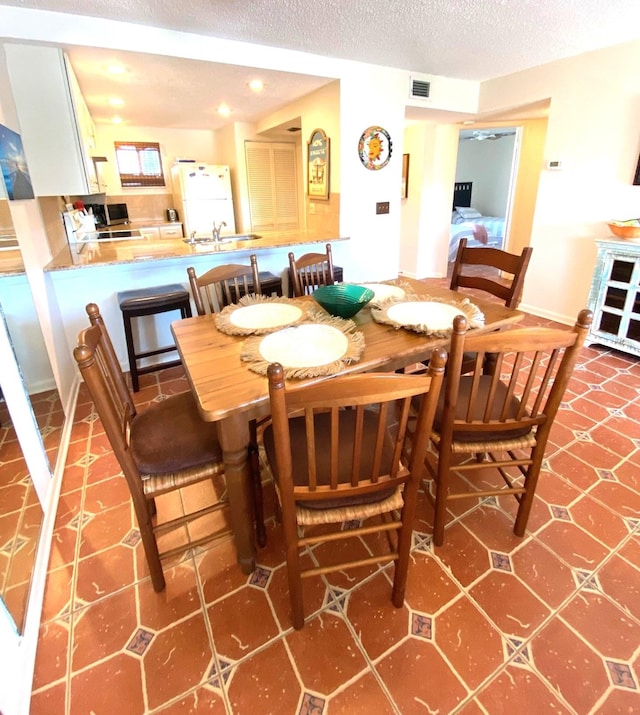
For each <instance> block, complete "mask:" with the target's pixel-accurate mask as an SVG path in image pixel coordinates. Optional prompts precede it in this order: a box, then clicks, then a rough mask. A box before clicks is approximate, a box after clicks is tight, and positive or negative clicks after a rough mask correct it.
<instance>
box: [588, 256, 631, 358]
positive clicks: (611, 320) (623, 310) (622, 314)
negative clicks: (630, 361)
mask: <svg viewBox="0 0 640 715" xmlns="http://www.w3.org/2000/svg"><path fill="white" fill-rule="evenodd" d="M589 302H590V307H591V308H592V310H593V312H594V321H593V326H592V328H591V331H590V336H589V337H590V341H591V342H599V343H603V344H605V345H610V346H612V347H615V348H617V349H619V350H624V351H626V352H631V353H633V354H636V355H640V256H634V255H630V254H629V253H627V252H623V251H619V252H618V251H609V250H607V251H603V252H601V255H600V256H599V261H598V266H597V268H596V275H595V277H594V283H593V286H592V294H591V296H590V301H589Z"/></svg>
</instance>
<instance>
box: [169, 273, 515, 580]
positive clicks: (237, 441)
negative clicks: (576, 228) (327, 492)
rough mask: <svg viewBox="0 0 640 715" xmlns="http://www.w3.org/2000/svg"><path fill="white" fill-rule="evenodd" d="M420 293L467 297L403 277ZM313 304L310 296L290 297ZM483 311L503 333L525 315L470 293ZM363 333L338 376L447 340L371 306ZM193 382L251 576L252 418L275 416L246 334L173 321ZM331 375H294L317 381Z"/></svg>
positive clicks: (207, 319) (409, 360)
mask: <svg viewBox="0 0 640 715" xmlns="http://www.w3.org/2000/svg"><path fill="white" fill-rule="evenodd" d="M401 282H402V283H405V284H409V286H410V287H411V288H412V289H413V291H415V293H416V294H417V295H428V296H431V297H433V298H436V299H445V300H461V299H463V298H464V297H465V295H464V293H462V292H454V291H451V290H449V289H447V288H443V287H442V281H441V280H437V279H425V280H413V279H409V278H406V277H404V276H403V277H402V279H401ZM291 300H292V301H294V302H295V301H309V300H312V298H310V297H309V296H306V297H304V298H297V299H291ZM471 301H472V302H473V303H474V304H475V305H476V306H478V308H480V310H481V311H482V312H483V313H484V317H485V325H484V327H482V328H478V329H477V330H478V332H488V331H493V330H500V329H503V328H506V327H509V326H510V325H513V324H514V323H517V322H518V321H520V320H522V318H523V317H524V314H523V313H521V312H520V311H518V310H514V309H512V308H506V307H505V306H504V305H503V304H501V303H498V302H495V301H492V300H489V299H479V298H476V297H473V298H471ZM353 321H354V322H355V323H356V325H357V329H358V330H359V331H361V333H362V334H363V336H364V342H365V347H364V351H363V352H362V355H361V357H360V359H359V360H358V361H357V362H352V363H351V364H348V365H345V366H344V368H343V369H342V370H341V371H340V373H339V374H349V373H359V372H370V371H381V370H384V371H389V372H391V371H395V370H398V369H400V368H403V367H405V366H407V365H412V364H414V363H417V362H420V361H422V360H426V359H428V357H429V355H430V353H431V351H432V350H433V349H434V348H435V347H439V346H443V345H447V344H448V342H449V339H448V338H444V337H431V336H426V335H424V334H420V333H416V332H413V331H411V330H406V329H403V328H401V329H397V328H395V327H392V326H391V325H386V324H382V323H378V322H375V321H374V320H373V318H372V316H371V310H370V309H369V308H364V309H363V310H361V311H360V312H359V313H358V314H357V315H356V316H355V317H354V318H353ZM171 330H172V333H173V336H174V338H175V342H176V346H177V348H178V351H179V353H180V356H181V358H182V364H183V366H184V369H185V372H186V376H187V379H188V381H189V384H190V386H191V390H192V391H193V394H194V395H195V397H196V401H197V404H198V409H199V411H200V415H201V416H202V419H203V420H206V421H209V422H216V423H217V426H218V436H219V440H220V445H221V447H222V452H223V459H224V466H225V477H226V482H227V493H228V497H229V509H230V519H231V527H232V529H233V534H234V539H235V545H236V551H237V557H238V563H239V564H240V567H241V568H242V570H243V572H244V573H247V574H248V573H251V572H252V571H253V569H254V568H255V559H256V539H255V532H254V526H253V523H254V513H253V512H254V510H253V499H252V497H251V484H250V475H249V466H248V462H247V452H248V446H249V436H250V435H249V422H250V421H251V420H253V419H259V418H261V417H264V416H267V415H268V414H269V388H268V381H267V378H266V377H265V376H264V375H261V374H258V373H256V372H254V371H252V370H251V369H250V368H249V364H248V363H247V362H244V361H243V360H241V357H240V354H241V349H242V345H243V343H244V341H245V340H246V336H234V335H228V334H226V333H223V332H221V331H219V330H218V329H217V328H216V325H215V321H214V316H213V315H203V316H196V317H194V318H186V319H182V320H177V321H175V322H173V323H172V324H171ZM326 379H329V378H327V377H326V376H323V377H313V378H306V379H305V380H295V381H294V382H296V383H298V382H303V383H312V382H317V381H320V380H326Z"/></svg>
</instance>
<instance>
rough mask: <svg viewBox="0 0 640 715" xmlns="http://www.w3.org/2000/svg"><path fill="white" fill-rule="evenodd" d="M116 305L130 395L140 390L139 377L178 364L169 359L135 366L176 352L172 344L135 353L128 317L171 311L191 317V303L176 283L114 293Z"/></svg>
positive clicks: (179, 362)
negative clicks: (125, 348)
mask: <svg viewBox="0 0 640 715" xmlns="http://www.w3.org/2000/svg"><path fill="white" fill-rule="evenodd" d="M117 299H118V304H119V306H120V310H121V311H122V320H123V323H124V337H125V340H126V343H127V355H128V357H129V371H130V372H131V384H132V387H133V391H134V392H138V391H139V390H140V379H139V378H140V375H146V374H147V373H150V372H155V371H156V370H164V369H165V368H167V367H175V366H176V365H180V364H181V361H180V359H179V358H178V359H177V360H170V361H166V362H159V363H154V364H153V365H145V366H143V367H138V361H139V360H142V359H143V358H146V357H151V356H152V355H160V354H162V353H167V352H171V351H174V350H176V349H177V348H176V346H175V345H168V346H166V347H162V348H158V349H156V350H148V351H143V352H136V346H135V344H134V340H133V331H132V327H131V319H132V318H141V317H143V316H145V315H157V314H158V313H168V312H169V311H172V310H179V311H180V315H181V317H182V318H190V317H191V300H190V295H189V291H187V290H185V289H184V288H183V287H182V286H181V285H179V284H178V283H176V284H171V285H163V286H154V287H150V288H139V289H136V290H125V291H121V292H119V293H118V294H117Z"/></svg>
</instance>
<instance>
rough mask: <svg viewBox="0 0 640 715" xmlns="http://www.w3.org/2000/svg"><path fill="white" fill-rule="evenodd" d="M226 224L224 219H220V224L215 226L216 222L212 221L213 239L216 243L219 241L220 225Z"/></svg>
mask: <svg viewBox="0 0 640 715" xmlns="http://www.w3.org/2000/svg"><path fill="white" fill-rule="evenodd" d="M226 225H227V223H226V221H220V225H219V226H218V227H217V228H216V222H215V221H214V222H213V240H214V241H215V242H216V243H217V242H218V241H220V231H222V227H223V226H226Z"/></svg>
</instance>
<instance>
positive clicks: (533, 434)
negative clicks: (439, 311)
mask: <svg viewBox="0 0 640 715" xmlns="http://www.w3.org/2000/svg"><path fill="white" fill-rule="evenodd" d="M591 321H592V313H591V311H589V310H583V311H581V312H580V314H579V315H578V318H577V321H576V323H575V325H574V327H573V329H572V330H566V329H559V328H537V327H536V328H518V329H513V330H504V331H498V332H493V333H485V334H480V335H475V334H473V333H471V332H469V333H468V332H467V319H466V318H465V317H464V316H462V315H459V316H457V317H456V318H455V319H454V322H453V334H452V338H451V350H450V352H449V362H448V367H449V368H450V369H448V370H447V374H446V377H445V385H444V389H443V391H442V393H441V395H440V401H439V404H438V409H437V412H436V417H435V420H434V425H433V431H432V433H431V442H432V445H433V448H434V451H433V452H431V453H429V454H427V459H426V461H425V464H426V467H427V470H428V472H429V473H430V475H431V481H430V482H427V481H426V480H424V481H423V487H424V490H425V493H426V494H427V496H428V497H429V498H430V499H431V500H432V502H433V504H434V509H435V520H434V527H433V541H434V544H435V545H436V546H440V545H441V544H442V543H443V541H444V528H445V522H446V520H447V505H448V504H449V503H451V502H452V501H453V500H458V499H463V498H476V499H477V498H484V497H499V496H502V495H504V494H511V495H513V496H514V497H515V498H516V500H517V501H518V510H517V515H516V519H515V525H514V529H513V531H514V533H515V534H516V535H517V536H523V535H524V532H525V529H526V526H527V521H528V519H529V513H530V511H531V505H532V503H533V498H534V495H535V490H536V485H537V483H538V478H539V475H540V470H541V466H542V460H543V458H544V453H545V449H546V446H547V440H548V437H549V432H550V430H551V427H552V425H553V421H554V419H555V416H556V413H557V411H558V408H559V407H560V402H561V400H562V396H563V395H564V392H565V390H566V388H567V384H568V382H569V379H570V377H571V374H572V371H573V369H574V366H575V364H576V361H577V359H578V355H579V353H580V349H581V347H582V345H583V343H584V340H585V337H586V335H587V331H588V330H589V326H590V325H591ZM467 350H470V351H472V352H473V353H474V354H475V355H476V367H475V369H474V371H473V374H470V375H463V374H462V373H461V365H462V361H463V357H464V354H465V351H467ZM487 353H492V354H494V355H495V357H496V364H495V368H496V369H495V371H494V372H493V374H491V375H487V374H483V372H482V370H481V366H482V364H483V361H484V359H485V355H486V354H487ZM491 469H495V470H497V473H496V479H495V480H490V479H489V476H488V472H489V474H491ZM454 473H456V474H457V477H456V478H455V479H454V478H453V474H454ZM498 477H501V479H500V478H498ZM480 480H481V481H482V485H483V486H479V484H478V483H477V482H479V481H480ZM503 482H504V483H503ZM463 484H466V485H467V486H466V487H463V486H461V485H463ZM430 485H431V486H432V488H433V493H432V492H431V491H430V489H429V486H430ZM454 485H455V490H454Z"/></svg>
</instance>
